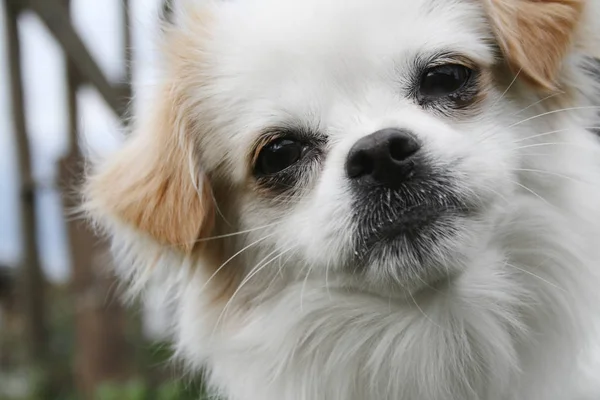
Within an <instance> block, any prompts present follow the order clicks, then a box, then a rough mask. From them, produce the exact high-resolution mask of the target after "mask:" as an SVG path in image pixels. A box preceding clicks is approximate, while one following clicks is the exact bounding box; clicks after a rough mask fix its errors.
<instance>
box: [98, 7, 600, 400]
mask: <svg viewBox="0 0 600 400" xmlns="http://www.w3.org/2000/svg"><path fill="white" fill-rule="evenodd" d="M188 3H191V7H209V8H210V10H211V13H212V15H213V19H212V20H211V27H210V39H209V40H208V42H206V38H204V39H203V40H204V42H203V43H202V50H200V49H199V50H198V51H203V52H204V53H205V54H206V58H207V62H206V64H207V65H206V66H203V69H202V72H200V71H199V72H198V77H197V78H196V79H197V81H198V82H200V81H202V86H201V87H200V86H198V87H197V88H195V87H190V88H189V91H190V96H191V97H193V99H194V100H196V103H197V104H202V108H199V109H198V110H197V115H196V116H197V118H198V121H201V124H202V126H203V127H204V128H206V131H209V132H211V134H209V135H208V134H207V135H203V136H201V137H200V139H199V141H200V147H201V148H202V149H203V151H202V166H203V168H204V169H205V170H206V171H218V172H219V173H221V174H226V175H227V177H228V179H229V180H230V181H231V182H232V184H233V185H242V186H243V185H244V184H245V180H246V179H247V174H248V171H247V168H248V166H247V165H246V164H245V162H244V160H245V154H246V152H247V151H248V148H249V147H250V146H251V145H252V142H253V141H254V140H255V138H256V135H257V131H259V130H260V129H262V128H263V127H267V126H270V125H273V124H276V123H279V122H281V121H284V120H287V119H289V118H292V119H294V120H297V121H299V122H300V123H301V124H304V125H305V126H308V127H311V128H313V129H315V130H321V131H323V132H326V133H327V135H328V137H329V147H328V151H329V152H328V154H327V158H326V160H325V162H324V164H323V167H322V171H320V172H319V173H318V176H317V177H315V178H314V179H313V182H312V183H311V186H310V187H309V188H308V189H307V190H306V191H305V193H304V194H303V195H302V196H299V197H298V198H297V199H295V201H294V202H291V203H289V204H288V205H287V206H286V207H285V208H282V207H277V206H272V205H271V203H269V202H265V201H264V200H263V199H261V198H260V197H259V196H258V195H256V193H254V192H245V193H244V194H243V195H242V197H241V198H240V199H237V201H235V202H234V203H235V205H233V206H232V208H231V209H229V210H223V212H224V213H225V214H226V217H227V218H228V222H229V223H230V225H228V226H227V227H226V228H222V232H217V234H231V233H235V232H238V231H248V232H247V233H245V234H239V235H235V236H232V237H231V239H230V240H228V242H227V243H228V246H229V248H230V249H231V251H230V253H229V255H230V256H231V257H232V258H231V260H230V261H229V262H228V263H229V264H230V265H234V266H236V268H239V269H241V270H243V271H245V273H244V276H245V279H244V282H243V285H241V286H240V288H239V289H238V290H236V292H235V295H234V297H233V298H231V300H229V301H228V302H227V305H226V306H225V307H224V308H223V307H220V308H219V307H215V305H214V303H213V302H211V301H209V299H208V296H207V294H206V288H207V287H209V286H210V282H211V278H210V276H208V274H207V272H206V269H203V268H197V267H198V266H195V265H190V262H189V260H186V259H185V257H184V256H183V255H180V254H177V253H176V252H174V251H167V250H165V249H164V248H162V247H160V246H159V245H157V244H155V243H153V242H152V241H151V240H149V239H147V238H145V237H144V236H143V235H142V234H140V233H137V232H134V231H132V230H131V229H130V228H128V227H125V226H122V225H121V224H120V223H119V222H118V221H113V222H112V223H110V231H111V233H113V235H114V241H113V243H114V244H115V248H116V250H117V258H118V259H120V260H121V261H122V265H123V267H122V268H123V271H126V272H125V274H126V276H127V278H128V279H129V280H131V281H132V282H133V283H134V285H136V286H138V287H141V286H143V284H144V283H145V282H146V280H147V278H148V277H149V279H156V280H157V282H158V283H159V284H160V285H162V286H168V289H169V290H171V291H172V299H173V305H174V307H175V308H176V310H177V312H176V314H175V315H174V320H173V334H174V343H175V346H176V349H177V351H178V355H179V356H180V357H181V358H182V359H183V360H185V361H186V362H187V363H188V364H189V365H190V367H192V368H194V369H201V368H206V371H207V378H208V381H209V383H210V384H211V387H212V389H213V390H214V391H215V393H216V394H220V395H223V396H224V398H226V399H229V400H282V399H285V400H367V399H378V400H379V399H381V400H384V399H386V400H477V399H481V400H593V399H600V368H598V367H595V368H596V369H592V368H594V367H592V364H591V361H590V360H588V358H591V357H589V356H590V355H593V354H592V350H591V349H592V348H593V347H592V346H594V341H598V338H600V336H599V334H598V333H597V332H596V324H597V320H598V317H599V316H600V310H599V308H600V302H599V298H598V293H600V279H599V276H598V272H599V268H598V260H600V152H599V150H600V147H599V146H598V143H597V140H596V138H595V137H594V136H593V135H592V134H590V133H589V132H588V131H587V130H586V127H591V126H593V125H594V123H595V122H594V120H595V118H594V116H595V110H594V109H593V107H592V106H595V105H597V104H600V103H598V102H597V97H596V95H595V94H594V93H593V91H592V87H593V85H592V81H591V80H590V79H589V78H587V77H585V76H584V74H583V72H582V68H581V63H582V58H581V56H580V55H579V54H577V53H576V51H575V50H573V52H572V53H571V54H570V55H569V56H568V58H567V59H566V61H565V68H564V78H565V79H566V80H567V81H568V82H569V85H570V86H571V88H570V89H573V91H575V92H576V94H575V100H574V103H573V105H572V106H569V108H568V109H561V106H557V104H560V103H557V102H556V101H554V100H556V99H557V98H560V96H557V97H556V98H554V99H543V98H542V97H540V96H539V95H536V94H535V93H534V92H533V91H532V90H531V89H530V88H529V87H527V86H526V85H525V84H523V83H522V82H520V80H519V79H516V80H515V82H513V84H512V85H511V87H510V88H508V89H507V87H506V85H508V84H510V83H511V80H510V79H508V81H507V82H506V83H505V86H502V87H500V86H498V87H496V89H492V91H491V92H490V93H488V97H487V99H486V100H485V105H484V106H483V111H482V112H481V113H479V114H478V115H477V116H473V117H468V118H464V119H463V120H460V121H457V120H452V119H449V118H446V117H443V116H440V115H435V114H433V113H431V112H428V111H427V110H423V109H421V108H420V107H418V106H416V105H415V104H413V103H412V102H411V101H410V100H408V99H406V98H404V97H403V96H401V95H400V89H399V87H400V86H401V85H402V80H403V79H404V78H405V75H404V74H406V73H407V71H409V69H410V68H411V67H410V65H411V63H412V62H413V59H414V57H416V56H417V55H419V54H422V53H431V52H433V51H436V50H451V51H454V52H458V53H462V54H465V55H467V56H469V57H470V58H472V59H474V60H475V61H477V62H478V63H482V64H485V65H488V64H493V63H495V62H497V54H495V50H494V48H492V47H491V45H490V43H491V41H492V34H491V31H490V29H489V27H488V26H487V23H486V20H485V18H484V13H483V8H482V7H481V6H480V5H479V3H478V2H477V1H468V0H443V1H440V0H344V1H342V0H302V1H300V0H237V1H228V2H223V3H220V4H216V3H215V2H210V1H208V2H203V1H200V0H188ZM203 3H207V4H203ZM591 3H594V8H593V9H595V8H596V6H597V3H599V2H598V1H596V0H594V1H591ZM595 17H599V15H595ZM595 19H597V18H595ZM177 20H178V26H177V28H176V29H181V30H184V31H185V30H187V31H188V32H189V35H190V37H192V38H193V37H194V35H196V34H198V35H199V33H198V32H199V31H200V28H199V27H197V26H194V25H193V24H194V21H193V20H191V19H190V20H188V19H186V14H185V12H184V11H181V12H180V14H179V15H178V19H177ZM199 46H200V45H199ZM504 89H507V91H506V92H504ZM389 126H395V127H400V128H403V129H410V130H411V131H412V132H414V133H416V134H417V135H419V137H420V138H421V139H422V140H423V141H424V143H425V144H426V149H427V151H428V152H429V153H430V154H431V155H433V156H434V157H435V158H436V160H437V162H438V163H439V165H440V166H449V165H451V163H452V161H453V160H455V159H457V158H460V159H462V160H463V161H462V163H460V165H458V166H454V164H452V165H453V166H452V168H453V169H452V173H453V174H454V176H456V177H458V178H459V181H460V183H461V185H462V186H463V188H464V190H466V191H467V190H468V191H471V192H473V193H474V194H475V195H476V196H478V198H480V199H482V203H483V204H485V207H486V208H485V214H484V218H481V219H479V220H473V221H465V222H464V226H463V227H462V231H461V235H460V236H457V237H453V238H452V239H451V241H450V242H448V243H446V245H447V248H448V249H449V250H447V249H446V250H440V249H437V248H435V247H432V251H439V252H440V257H445V258H444V259H447V260H448V262H447V264H446V266H447V268H448V270H449V271H452V272H455V273H457V274H458V278H456V279H455V280H452V281H450V282H449V283H448V285H447V286H443V287H441V288H427V287H421V288H420V289H421V290H419V291H417V292H416V293H414V292H413V291H412V288H413V286H415V285H417V284H418V283H416V282H417V281H414V279H412V278H411V279H412V280H410V281H408V280H404V277H403V276H402V274H400V273H398V274H397V275H395V274H396V272H395V271H398V270H399V268H393V267H394V266H393V265H382V266H379V267H378V268H373V272H372V273H371V274H370V275H369V279H368V280H367V281H364V282H361V281H357V280H356V279H354V278H353V277H351V276H348V273H347V272H345V271H343V270H341V269H340V268H338V266H339V265H340V264H341V261H342V260H345V259H346V258H348V257H350V256H351V254H350V252H351V251H352V249H351V244H350V243H351V235H352V230H351V229H350V225H349V222H348V218H349V217H348V216H349V215H350V214H351V213H352V206H351V204H350V200H349V198H348V197H349V196H348V195H347V192H348V183H347V181H346V180H345V179H344V176H343V175H344V169H343V166H344V160H345V155H346V154H347V152H348V150H349V148H350V147H351V146H352V144H353V143H355V142H356V140H358V139H359V138H361V137H363V136H365V135H368V134H370V133H372V132H374V131H376V130H378V129H381V128H386V127H389ZM448 168H450V167H448ZM104 223H106V221H104ZM242 250H244V251H242ZM238 253H239V254H238ZM156 254H160V261H159V262H158V269H157V270H153V271H152V273H153V274H154V275H148V274H146V272H145V271H146V264H147V260H150V259H152V260H154V259H156ZM236 254H237V255H236ZM406 262H407V263H409V262H410V260H406ZM195 267H196V268H195ZM146 275H147V276H146ZM390 279H391V280H392V281H393V282H394V283H393V284H392V285H391V286H390V285H389V281H390ZM207 282H208V283H207ZM394 285H401V286H402V285H406V286H408V287H410V290H409V292H410V296H408V297H402V296H397V295H396V294H395V293H394V289H393V288H394V287H397V286H394ZM588 378H589V379H588Z"/></svg>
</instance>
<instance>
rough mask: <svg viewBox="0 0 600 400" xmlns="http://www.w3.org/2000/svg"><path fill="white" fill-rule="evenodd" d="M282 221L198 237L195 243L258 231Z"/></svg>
mask: <svg viewBox="0 0 600 400" xmlns="http://www.w3.org/2000/svg"><path fill="white" fill-rule="evenodd" d="M282 223H283V221H278V222H274V223H272V224H268V225H263V226H259V227H256V228H252V229H246V230H244V231H238V232H233V233H228V234H224V235H218V236H211V237H207V238H202V239H198V240H197V241H196V243H200V242H207V241H209V240H217V239H226V238H230V237H233V236H239V235H243V234H245V233H252V232H256V231H259V230H261V229H266V228H271V227H273V226H277V225H279V224H282Z"/></svg>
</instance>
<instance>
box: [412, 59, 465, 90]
mask: <svg viewBox="0 0 600 400" xmlns="http://www.w3.org/2000/svg"><path fill="white" fill-rule="evenodd" d="M471 75H472V70H470V69H469V68H467V67H465V66H463V65H459V64H446V65H440V66H438V67H432V68H429V69H428V70H426V71H425V73H424V74H423V76H422V78H421V85H420V87H419V96H420V97H422V98H426V99H435V98H439V97H444V96H449V95H452V94H454V93H456V92H458V91H459V90H460V89H462V88H463V87H464V86H465V85H466V84H467V82H469V79H470V78H471Z"/></svg>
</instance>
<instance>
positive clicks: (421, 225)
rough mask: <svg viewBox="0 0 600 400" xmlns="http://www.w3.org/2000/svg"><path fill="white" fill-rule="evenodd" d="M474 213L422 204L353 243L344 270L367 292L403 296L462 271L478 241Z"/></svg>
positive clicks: (432, 285) (441, 283) (452, 277)
mask: <svg viewBox="0 0 600 400" xmlns="http://www.w3.org/2000/svg"><path fill="white" fill-rule="evenodd" d="M474 214H476V212H475V211H474V210H473V209H471V208H469V207H465V208H463V209H456V208H453V209H452V210H447V209H446V210H444V209H435V208H423V209H416V210H412V211H411V212H410V213H407V214H406V215H405V216H404V217H403V218H401V219H400V220H397V221H393V222H389V223H388V224H384V225H380V226H379V227H378V229H375V230H373V229H371V230H370V233H369V234H363V236H362V238H361V240H360V241H359V242H358V244H357V245H356V247H355V252H354V255H353V258H352V260H351V262H350V263H349V265H348V268H349V269H348V270H349V271H350V272H351V273H352V274H353V275H355V279H356V280H357V281H359V282H360V284H361V285H362V286H363V287H364V288H366V289H368V290H369V291H372V292H376V293H380V294H385V295H386V296H394V295H397V296H399V297H403V296H405V295H407V294H410V295H412V294H414V293H416V292H418V291H420V290H423V289H430V288H437V287H439V286H441V285H444V284H445V283H447V282H449V281H451V280H453V279H454V278H455V277H456V276H458V275H460V273H461V271H462V270H463V269H464V266H465V265H466V264H467V262H468V259H469V254H471V253H472V250H473V247H474V242H475V241H476V240H477V238H476V235H473V232H475V231H477V230H478V229H477V225H478V224H477V222H476V218H474Z"/></svg>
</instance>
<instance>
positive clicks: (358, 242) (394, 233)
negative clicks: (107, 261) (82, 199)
mask: <svg viewBox="0 0 600 400" xmlns="http://www.w3.org/2000/svg"><path fill="white" fill-rule="evenodd" d="M584 3H585V1H583V0H343V1H342V0H302V1H298V0H252V1H251V0H233V1H208V0H204V1H203V0H183V1H181V2H180V4H176V7H175V8H174V14H173V16H172V18H170V21H169V22H168V23H166V26H165V29H164V41H163V45H164V46H163V48H162V50H163V51H164V58H165V66H164V67H165V76H164V80H163V82H162V86H161V90H160V91H159V92H158V93H157V94H156V95H155V100H154V104H153V107H152V108H151V109H150V110H148V111H147V112H144V113H143V114H142V115H140V116H138V122H137V126H136V130H135V132H134V136H133V137H132V138H131V139H130V140H129V142H128V143H127V144H126V146H125V147H124V148H123V149H122V150H121V151H120V153H118V154H117V155H116V156H114V157H113V158H112V159H110V160H109V161H108V162H107V163H106V164H103V165H101V166H100V168H99V169H98V171H96V172H94V173H93V174H92V175H91V177H90V179H89V182H88V187H87V192H86V195H87V200H88V209H89V210H90V211H91V213H92V215H93V216H94V217H95V218H96V220H97V221H99V222H100V223H101V224H102V225H105V226H107V227H108V228H109V229H110V230H111V233H117V234H118V233H119V232H121V231H127V232H128V233H127V237H128V239H127V240H135V241H138V242H139V241H144V243H153V246H155V248H156V249H159V251H158V253H157V254H158V255H157V254H154V253H152V252H150V251H149V250H148V247H145V248H144V247H137V250H135V252H137V253H138V254H137V256H138V258H139V257H141V258H144V260H145V263H146V264H147V265H151V264H153V262H158V260H159V258H160V254H162V253H163V252H164V253H169V254H171V255H175V256H177V257H180V258H183V259H187V260H202V262H201V264H202V267H201V268H208V269H209V271H208V272H209V275H210V274H213V273H215V272H216V271H217V270H218V274H217V275H216V276H218V275H219V274H220V275H223V276H227V277H228V279H226V280H227V281H228V282H232V281H233V282H238V284H239V282H240V281H239V280H237V281H235V280H232V279H229V278H233V277H236V278H237V279H243V277H244V276H246V277H247V276H248V274H250V273H255V272H256V271H257V270H259V269H260V270H261V271H267V270H271V271H275V272H278V271H284V273H289V274H292V275H293V276H296V277H299V276H303V274H306V273H309V272H310V273H311V274H315V275H318V274H323V275H327V274H329V276H330V277H331V276H336V277H343V278H341V279H343V280H345V281H346V282H348V284H350V285H353V286H358V287H361V288H363V289H369V290H384V289H391V290H400V289H402V288H407V289H409V290H414V289H416V288H418V287H421V286H422V285H424V284H432V283H434V282H436V281H444V280H446V279H448V278H449V277H451V276H453V275H455V274H459V273H460V272H461V270H462V269H464V268H465V266H466V265H468V264H469V259H470V258H471V257H472V255H473V254H475V253H477V249H478V248H480V246H482V245H484V243H485V241H486V240H487V239H488V236H489V232H490V230H491V229H490V227H491V226H493V224H494V222H495V220H496V219H497V218H498V217H501V214H502V210H503V205H505V204H506V202H507V201H508V202H510V197H511V194H512V193H513V191H515V190H516V189H518V188H519V186H520V184H519V183H518V177H517V173H516V168H517V167H518V166H519V165H520V164H521V162H522V160H521V159H520V156H519V152H518V151H516V146H517V144H516V143H518V138H519V137H522V135H523V132H522V131H523V126H522V125H523V124H521V123H520V121H521V120H523V114H522V113H521V112H523V109H524V108H526V106H527V105H528V104H531V105H533V104H534V103H535V101H536V100H540V99H543V98H544V97H545V96H547V95H548V94H549V93H550V91H552V90H555V89H557V88H561V85H562V84H563V83H564V82H563V81H562V79H563V78H564V76H565V73H564V72H565V70H567V69H569V68H571V67H572V65H571V64H570V62H571V61H569V60H567V58H568V54H569V51H570V49H572V47H573V46H574V45H575V42H576V40H577V37H578V35H581V34H582V32H580V29H579V27H580V26H581V23H580V22H581V21H582V19H583V18H584V17H585V13H584V11H585V10H584V8H585V7H584V6H585V4H584ZM513 78H515V79H514V80H513ZM509 86H510V87H511V92H510V93H509V92H508V91H507V88H508V87H509ZM513 88H515V89H514V90H520V92H518V93H519V95H518V97H516V98H515V95H514V92H512V90H513ZM511 93H512V94H511ZM570 95H572V96H575V95H576V94H570ZM566 96H567V97H568V96H569V93H567V94H566ZM523 99H526V101H527V104H524V101H523ZM132 237H133V238H134V239H131V238H132ZM118 240H125V239H122V238H121V239H118ZM240 259H243V260H244V262H241V263H240V262H237V261H238V260H240ZM223 264H225V265H223ZM173 268H176V267H173ZM267 283H268V282H267Z"/></svg>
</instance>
